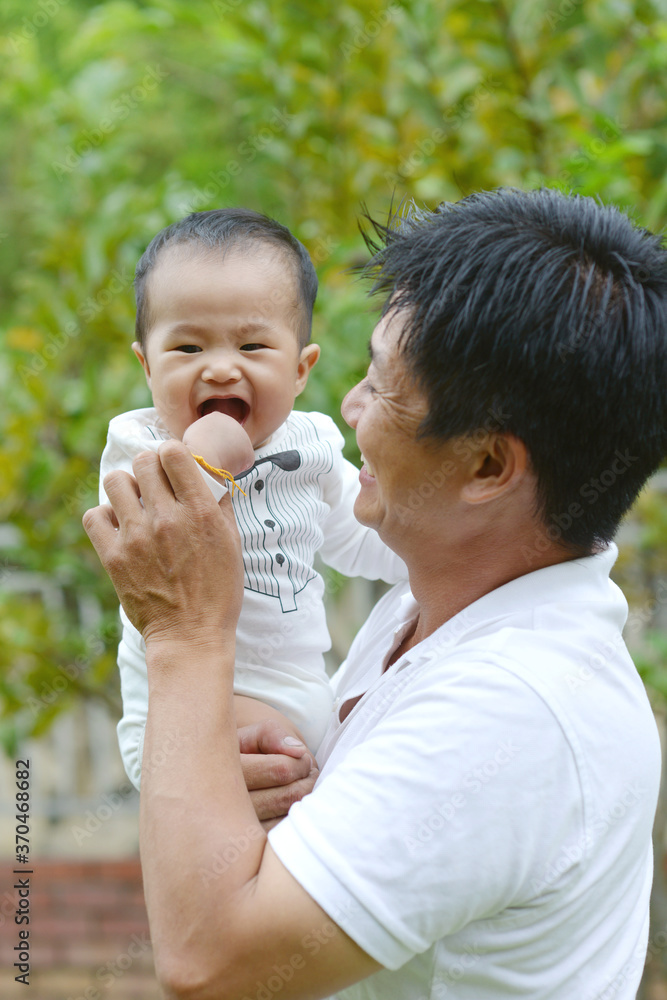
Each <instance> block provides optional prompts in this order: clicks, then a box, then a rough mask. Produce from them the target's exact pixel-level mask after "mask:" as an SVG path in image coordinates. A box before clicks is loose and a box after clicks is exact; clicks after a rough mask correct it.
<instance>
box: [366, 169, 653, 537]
mask: <svg viewBox="0 0 667 1000" xmlns="http://www.w3.org/2000/svg"><path fill="white" fill-rule="evenodd" d="M371 222H372V220H371ZM372 224H373V227H374V230H375V234H377V235H375V236H373V235H372V234H369V235H367V237H366V239H367V242H368V244H369V246H370V248H371V249H372V250H373V251H374V257H373V259H372V260H371V261H370V263H369V264H368V265H367V266H366V268H365V269H364V270H365V272H366V273H367V274H369V275H370V276H372V277H373V278H374V279H375V281H374V286H373V289H372V291H373V292H382V293H385V294H386V295H387V302H386V304H385V307H384V312H387V311H388V310H389V309H394V308H397V309H401V310H405V313H404V315H405V317H406V325H405V327H404V330H403V335H402V339H401V341H400V349H401V351H402V352H403V356H404V357H405V360H406V362H407V364H408V366H409V368H410V370H411V371H412V373H413V374H414V376H415V378H416V380H417V383H418V384H419V385H420V386H421V388H422V389H423V390H424V391H425V393H426V395H427V397H428V400H429V404H430V409H429V414H428V416H427V417H426V419H425V420H424V422H423V424H422V427H421V428H420V434H421V435H422V436H427V437H434V438H436V439H439V440H443V441H444V440H448V439H451V438H454V437H458V436H465V435H472V434H474V433H475V432H479V431H480V430H482V429H483V430H485V431H489V432H495V431H505V432H508V433H511V434H513V435H514V436H515V437H517V438H519V439H520V440H521V441H523V442H524V444H525V445H526V447H527V449H528V452H529V454H530V459H531V463H532V467H533V469H534V471H535V474H536V477H537V502H538V513H539V515H540V516H541V518H542V520H543V521H544V524H545V525H546V526H547V537H548V538H551V539H552V540H554V541H558V542H559V543H561V544H562V545H564V546H565V547H566V548H567V549H568V550H571V551H573V552H574V553H577V554H584V553H589V552H592V551H595V550H596V549H597V548H599V547H600V546H601V545H605V544H607V543H608V542H609V541H610V540H611V539H612V537H613V536H614V534H615V532H616V529H617V527H618V524H619V522H620V520H621V518H622V517H623V515H624V514H625V512H626V511H627V510H628V508H629V507H630V506H631V504H632V503H633V502H634V500H635V498H636V496H637V494H638V493H639V491H640V490H641V488H642V486H643V485H644V483H645V482H646V479H647V478H648V476H649V475H651V473H652V472H654V471H655V469H656V468H657V467H658V465H659V464H660V462H661V461H662V459H663V458H664V456H665V453H666V452H667V252H666V251H665V249H664V248H663V246H662V241H661V239H660V237H658V236H656V235H654V234H652V233H650V232H648V231H647V230H645V229H642V228H640V227H638V226H636V225H634V224H633V223H632V222H631V221H630V219H629V218H628V217H627V216H625V215H624V214H623V213H621V212H620V211H619V210H618V209H616V208H613V207H610V206H603V205H601V204H599V203H598V202H597V201H595V200H593V199H592V198H584V197H580V196H568V195H564V194H561V193H560V192H558V191H555V190H549V189H541V190H538V191H530V192H522V191H517V190H513V189H500V190H497V191H493V192H482V193H479V194H474V195H471V196H470V197H467V198H464V199H463V200H462V201H459V202H457V203H455V204H448V203H445V204H442V205H440V206H439V208H438V209H437V210H436V211H434V212H430V211H426V210H422V209H419V208H417V207H415V206H414V205H412V206H410V207H408V208H407V209H406V210H403V211H399V212H398V213H397V214H396V215H394V217H393V218H390V220H389V224H388V225H387V226H384V225H381V224H380V223H376V222H372Z"/></svg>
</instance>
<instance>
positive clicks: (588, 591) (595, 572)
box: [396, 542, 628, 660]
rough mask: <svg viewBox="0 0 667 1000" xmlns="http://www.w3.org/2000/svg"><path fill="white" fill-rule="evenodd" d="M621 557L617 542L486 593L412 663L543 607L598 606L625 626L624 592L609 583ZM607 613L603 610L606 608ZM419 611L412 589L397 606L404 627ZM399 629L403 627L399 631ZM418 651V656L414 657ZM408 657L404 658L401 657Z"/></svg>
mask: <svg viewBox="0 0 667 1000" xmlns="http://www.w3.org/2000/svg"><path fill="white" fill-rule="evenodd" d="M617 557H618V548H617V547H616V545H615V544H614V542H611V543H610V544H609V545H608V546H607V548H606V549H603V550H602V551H601V552H598V553H597V554H596V555H593V556H584V557H583V558H581V559H569V560H567V562H562V563H557V564H556V565H553V566H544V567H543V568H542V569H538V570H533V571H532V572H530V573H525V574H524V575H523V576H519V577H517V578H516V579H515V580H510V582H509V583H505V584H503V585H502V586H501V587H498V588H497V589H496V590H492V591H490V592H489V593H488V594H484V596H483V597H480V598H479V599H478V600H477V601H474V602H473V603H472V604H470V605H468V607H466V608H463V609H462V610H461V611H460V612H459V613H458V614H457V615H454V617H453V618H450V619H449V621H447V622H445V623H444V625H441V626H440V628H438V629H436V631H435V632H434V633H433V634H432V635H431V636H429V637H428V638H427V639H425V640H424V641H423V642H421V643H419V645H418V646H416V647H413V650H410V651H409V652H408V654H407V659H408V660H410V659H413V658H414V653H416V652H417V651H419V652H420V653H424V654H427V653H429V652H431V647H433V646H437V647H439V648H441V647H442V644H443V643H445V644H447V645H455V644H456V643H458V642H459V641H460V640H462V639H463V638H464V637H465V636H466V635H468V634H470V633H471V632H473V631H474V630H475V629H476V628H478V627H480V626H481V625H488V624H490V623H491V622H494V621H497V620H500V619H503V618H510V617H513V616H516V615H517V614H526V613H529V612H530V611H534V610H537V609H538V608H539V607H540V606H541V605H552V606H553V605H554V604H558V603H567V604H572V603H581V604H583V603H589V604H590V603H596V604H603V605H607V607H608V608H609V610H610V612H611V613H612V614H613V616H614V618H615V619H616V620H617V624H618V627H619V628H622V627H623V625H624V623H625V619H626V618H627V610H628V606H627V602H626V600H625V598H624V597H623V594H622V593H621V591H620V590H619V589H618V588H617V587H616V586H615V585H614V584H613V583H612V582H611V581H610V580H609V573H610V570H611V568H612V566H613V565H614V563H615V562H616V559H617ZM601 610H602V609H601ZM418 612H419V605H418V604H417V602H416V600H415V599H414V597H413V595H412V593H411V592H410V590H409V589H408V590H407V591H406V593H405V594H403V595H402V596H401V598H400V600H399V602H398V604H397V609H396V618H397V619H398V620H399V621H400V622H401V623H403V624H404V623H406V622H408V621H410V620H411V619H413V618H414V617H415V616H416V615H417V614H418ZM396 631H398V629H396ZM410 653H413V656H412V657H411V656H410ZM401 659H403V658H401Z"/></svg>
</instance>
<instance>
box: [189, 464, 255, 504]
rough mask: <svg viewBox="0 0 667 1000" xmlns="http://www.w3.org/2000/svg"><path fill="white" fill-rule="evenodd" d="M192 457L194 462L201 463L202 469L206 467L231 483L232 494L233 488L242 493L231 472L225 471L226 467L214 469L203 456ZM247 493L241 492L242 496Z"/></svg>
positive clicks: (208, 470)
mask: <svg viewBox="0 0 667 1000" xmlns="http://www.w3.org/2000/svg"><path fill="white" fill-rule="evenodd" d="M192 457H193V458H194V460H195V462H197V463H198V465H201V467H202V469H206V471H207V472H212V473H213V474H214V475H216V476H222V478H223V479H227V480H228V481H229V483H230V485H231V488H232V494H233V493H234V490H235V489H237V490H238V491H239V493H243V490H242V489H241V487H240V486H239V485H238V484H237V483H235V482H234V477H233V475H232V474H231V472H227V470H226V469H214V468H213V466H212V465H209V464H208V462H207V461H206V459H205V458H202V457H201V455H193V456H192ZM247 495H248V494H247V493H243V496H244V497H245V496H247Z"/></svg>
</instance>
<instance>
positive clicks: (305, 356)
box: [296, 344, 320, 396]
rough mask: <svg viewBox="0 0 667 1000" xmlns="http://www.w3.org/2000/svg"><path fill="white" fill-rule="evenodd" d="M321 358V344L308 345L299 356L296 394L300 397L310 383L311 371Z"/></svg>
mask: <svg viewBox="0 0 667 1000" xmlns="http://www.w3.org/2000/svg"><path fill="white" fill-rule="evenodd" d="M319 356H320V347H319V344H306V346H305V347H304V349H303V350H302V351H301V354H300V355H299V364H298V366H297V370H296V394H297V396H298V395H299V393H300V392H303V390H304V389H305V388H306V382H307V381H308V376H309V375H310V370H311V368H312V367H313V365H314V364H316V363H317V360H318V358H319Z"/></svg>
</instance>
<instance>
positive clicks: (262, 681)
mask: <svg viewBox="0 0 667 1000" xmlns="http://www.w3.org/2000/svg"><path fill="white" fill-rule="evenodd" d="M170 437H171V435H170V433H169V431H168V430H167V428H166V427H165V426H164V424H163V423H162V422H161V421H160V418H159V417H158V415H157V412H156V410H155V409H154V408H153V407H148V408H145V409H140V410H131V411H130V412H128V413H123V414H120V416H117V417H114V418H113V420H112V421H111V423H110V424H109V436H108V439H107V444H106V447H105V449H104V453H103V455H102V461H101V468H100V502H101V503H108V502H109V501H108V499H107V496H106V494H105V492H104V489H103V487H102V482H103V480H104V476H105V475H106V474H107V473H109V472H111V471H112V470H113V469H124V470H126V471H127V472H130V473H131V472H132V460H133V459H134V458H135V457H136V456H137V455H138V454H139V453H140V452H142V451H157V449H158V447H159V445H160V443H161V442H162V441H167V440H169V438H170ZM343 443H344V442H343V437H342V435H341V433H340V432H339V430H338V428H337V427H336V425H335V424H334V422H333V420H331V418H330V417H327V416H325V415H324V414H323V413H316V412H311V413H303V412H299V411H296V410H294V411H292V413H291V414H290V415H289V417H288V418H287V420H286V421H285V423H284V424H283V425H282V426H281V427H279V428H278V430H277V431H276V432H275V433H274V434H273V435H272V436H271V438H270V439H269V441H268V442H267V443H266V444H265V445H263V446H262V447H261V448H258V449H257V450H256V451H255V463H254V465H253V467H252V468H251V469H249V470H247V472H245V473H242V474H241V475H240V476H238V477H237V480H236V481H237V482H238V484H239V486H240V487H241V489H242V490H243V491H244V493H245V496H244V495H243V494H242V493H241V492H240V490H238V489H236V490H233V491H232V494H233V495H232V503H233V506H234V513H235V515H236V520H237V523H238V526H239V531H240V534H241V539H242V543H243V565H244V577H245V581H244V586H245V590H244V598H243V607H242V611H241V616H240V619H239V624H238V628H237V633H236V642H237V645H236V666H235V671H234V691H235V693H236V694H241V695H248V696H250V697H252V698H257V699H258V700H260V701H263V702H265V703H266V704H268V705H272V706H273V707H274V708H276V709H278V711H280V712H282V713H283V714H284V715H286V716H287V717H288V718H289V719H291V720H292V721H293V722H294V724H295V725H296V726H297V727H298V728H299V730H300V731H301V733H302V734H303V736H304V739H305V740H306V743H307V744H308V746H309V747H310V749H311V750H313V751H316V750H317V749H318V747H319V744H320V741H321V739H322V735H323V733H324V730H325V728H326V726H327V723H328V719H329V715H330V713H331V706H332V693H331V687H330V684H329V679H328V677H327V674H326V671H325V669H324V656H323V653H324V652H325V651H326V650H328V649H329V648H330V647H331V639H330V637H329V632H328V630H327V625H326V619H325V614H324V604H323V600H322V598H323V594H324V581H323V579H322V577H321V576H320V574H319V573H317V572H316V571H315V570H314V569H313V559H314V555H315V553H316V552H317V553H319V555H320V557H321V559H322V561H323V562H324V563H326V565H328V566H330V567H331V568H332V569H335V570H337V571H338V572H340V573H344V574H345V575H347V576H362V577H365V578H366V579H369V580H377V579H382V580H386V581H387V582H388V583H395V582H397V581H398V580H402V579H407V568H406V566H405V563H404V562H403V561H402V560H401V559H399V557H398V556H397V555H396V554H395V553H394V552H392V551H391V549H389V548H387V546H386V545H385V544H384V542H382V541H381V540H380V538H379V536H378V534H377V533H376V532H375V531H374V530H373V529H371V528H366V527H364V526H363V525H361V524H359V522H358V521H357V520H356V518H355V517H354V514H353V511H352V508H353V506H354V500H355V498H356V495H357V493H358V492H359V488H360V487H359V478H358V477H359V473H358V470H357V469H356V468H355V467H354V466H353V465H352V464H351V463H350V462H348V461H347V460H346V459H344V458H343V455H342V448H343ZM201 472H202V475H203V477H204V478H205V480H206V481H207V483H208V484H209V485H210V488H211V490H212V492H213V495H214V496H215V498H216V500H219V499H220V498H221V497H222V496H223V494H224V493H225V491H226V487H225V486H224V485H222V484H221V483H219V482H218V481H217V480H216V479H214V478H213V477H212V476H210V475H208V473H207V472H205V471H204V470H203V469H202V470H201ZM121 618H122V621H123V636H122V639H121V642H120V645H119V649H118V666H119V668H120V678H121V694H122V698H123V717H122V719H121V721H120V722H119V724H118V740H119V744H120V750H121V754H122V757H123V763H124V764H125V770H126V771H127V774H128V777H129V778H130V780H131V781H132V782H133V784H134V785H135V786H136V787H137V788H138V787H139V784H140V776H141V763H142V756H143V742H144V728H145V725H146V715H147V711H148V680H147V675H146V653H145V651H146V646H145V644H144V641H143V639H142V637H141V635H140V633H139V632H138V631H137V629H135V628H134V626H133V625H132V624H131V623H130V621H129V620H128V618H127V616H126V615H125V613H124V611H123V610H122V608H121Z"/></svg>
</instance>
